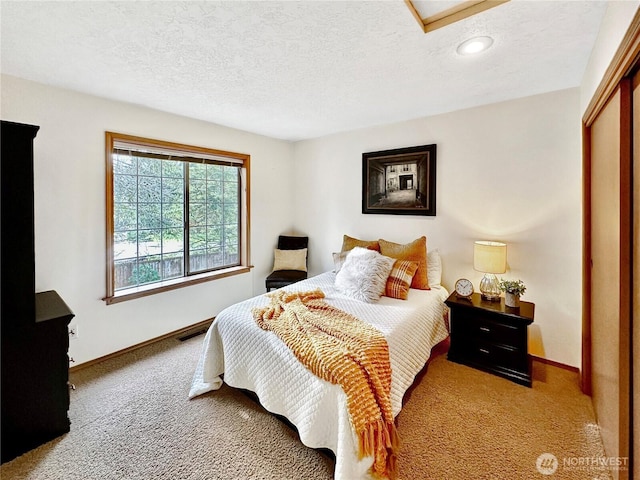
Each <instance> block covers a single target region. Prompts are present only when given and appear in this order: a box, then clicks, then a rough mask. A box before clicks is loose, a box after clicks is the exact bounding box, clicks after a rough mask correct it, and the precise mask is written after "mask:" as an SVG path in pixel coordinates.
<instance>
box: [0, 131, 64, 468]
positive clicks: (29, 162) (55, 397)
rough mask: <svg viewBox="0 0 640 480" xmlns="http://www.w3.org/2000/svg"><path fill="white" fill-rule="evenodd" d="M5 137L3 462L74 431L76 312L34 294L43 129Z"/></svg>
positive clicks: (0, 320) (51, 296)
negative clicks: (38, 139)
mask: <svg viewBox="0 0 640 480" xmlns="http://www.w3.org/2000/svg"><path fill="white" fill-rule="evenodd" d="M1 127H2V128H1V131H0V142H1V144H2V145H1V154H2V157H1V172H0V176H1V178H2V191H1V192H2V204H1V205H2V206H1V227H2V242H1V248H0V250H1V258H0V264H1V267H2V268H1V270H2V283H1V295H2V306H1V310H2V311H1V317H0V327H1V332H0V333H1V337H2V353H1V357H2V358H1V361H2V366H1V370H2V384H1V386H0V389H1V394H0V395H1V398H0V404H1V410H2V418H1V419H0V422H1V424H2V427H1V430H2V438H1V445H2V447H1V450H2V459H1V460H2V463H4V462H7V461H9V460H11V459H13V458H15V457H17V456H18V455H21V454H23V453H24V452H26V451H28V450H31V449H32V448H35V447H37V446H38V445H41V444H43V443H45V442H47V441H49V440H52V439H53V438H55V437H57V436H59V435H61V434H63V433H65V432H68V431H69V425H70V422H69V417H68V414H67V412H68V410H69V386H68V380H69V357H68V353H67V352H68V348H69V334H68V324H69V321H70V320H71V318H73V313H72V312H71V310H70V309H69V307H68V306H67V305H66V304H65V303H64V301H63V300H62V299H61V298H60V296H59V295H58V294H57V293H56V292H55V291H48V292H42V293H37V294H36V293H35V242H34V208H33V207H34V198H33V140H34V138H35V136H36V133H37V131H38V128H39V127H36V126H33V125H23V124H18V123H12V122H5V121H2V125H1Z"/></svg>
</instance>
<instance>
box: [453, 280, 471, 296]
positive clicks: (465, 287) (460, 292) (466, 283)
mask: <svg viewBox="0 0 640 480" xmlns="http://www.w3.org/2000/svg"><path fill="white" fill-rule="evenodd" d="M456 295H457V296H458V297H463V298H471V295H473V283H471V280H467V279H466V278H461V279H459V280H458V281H457V282H456Z"/></svg>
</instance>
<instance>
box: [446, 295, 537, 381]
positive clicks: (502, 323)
mask: <svg viewBox="0 0 640 480" xmlns="http://www.w3.org/2000/svg"><path fill="white" fill-rule="evenodd" d="M445 303H446V304H447V306H448V307H449V308H450V309H451V317H450V325H451V346H450V348H449V354H448V356H447V358H448V359H449V360H451V361H453V362H457V363H462V364H464V365H468V366H470V367H474V368H477V369H480V370H484V371H485V372H490V373H493V374H495V375H499V376H501V377H504V378H507V379H509V380H511V381H513V382H516V383H519V384H521V385H526V386H527V387H531V358H530V357H529V352H528V331H527V327H528V326H529V325H530V324H531V323H533V314H534V310H535V305H534V304H533V303H530V302H523V301H521V302H520V308H511V307H507V306H505V304H504V298H501V299H500V302H489V301H487V300H483V299H482V297H481V296H480V294H479V293H474V294H473V295H472V296H471V298H469V299H466V298H459V297H458V296H457V295H456V294H455V292H454V293H452V294H451V295H450V296H449V298H448V299H447V300H446V301H445Z"/></svg>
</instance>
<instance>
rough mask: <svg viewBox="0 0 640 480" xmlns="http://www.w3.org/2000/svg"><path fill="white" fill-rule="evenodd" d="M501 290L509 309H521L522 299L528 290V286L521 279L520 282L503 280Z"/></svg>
mask: <svg viewBox="0 0 640 480" xmlns="http://www.w3.org/2000/svg"><path fill="white" fill-rule="evenodd" d="M499 286H500V290H502V291H503V292H504V304H505V305H506V306H507V307H519V306H520V297H521V296H522V295H523V294H524V292H525V291H526V290H527V287H526V285H525V284H524V282H523V281H522V280H520V279H518V280H504V279H501V280H500V283H499Z"/></svg>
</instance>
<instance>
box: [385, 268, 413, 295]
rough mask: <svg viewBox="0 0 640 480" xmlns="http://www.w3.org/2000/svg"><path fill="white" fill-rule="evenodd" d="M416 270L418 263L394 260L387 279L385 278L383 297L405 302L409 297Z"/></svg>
mask: <svg viewBox="0 0 640 480" xmlns="http://www.w3.org/2000/svg"><path fill="white" fill-rule="evenodd" d="M416 270H418V262H410V261H409V260H396V261H395V263H394V264H393V268H392V269H391V273H390V274H389V278H387V286H386V289H385V293H384V294H385V296H387V297H391V298H399V299H400V300H406V299H407V297H408V296H409V288H411V280H413V275H414V274H415V273H416Z"/></svg>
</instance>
